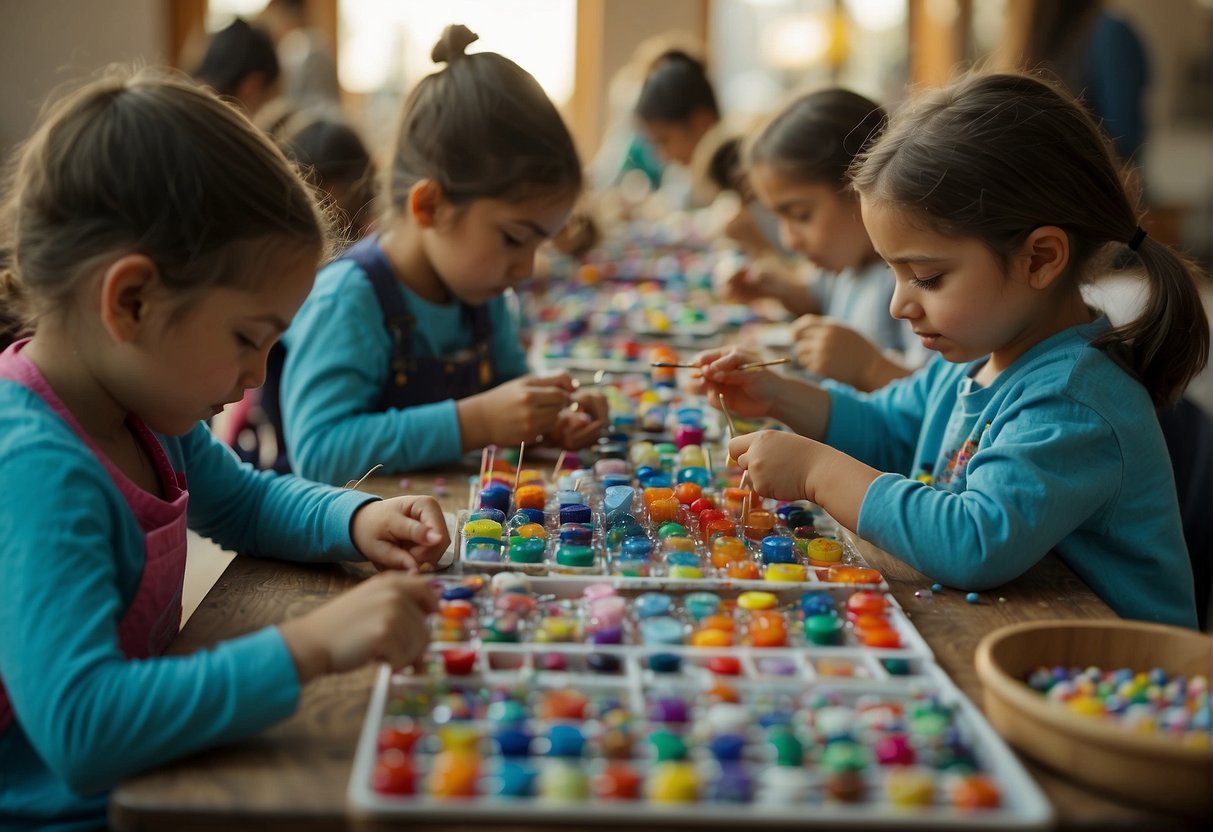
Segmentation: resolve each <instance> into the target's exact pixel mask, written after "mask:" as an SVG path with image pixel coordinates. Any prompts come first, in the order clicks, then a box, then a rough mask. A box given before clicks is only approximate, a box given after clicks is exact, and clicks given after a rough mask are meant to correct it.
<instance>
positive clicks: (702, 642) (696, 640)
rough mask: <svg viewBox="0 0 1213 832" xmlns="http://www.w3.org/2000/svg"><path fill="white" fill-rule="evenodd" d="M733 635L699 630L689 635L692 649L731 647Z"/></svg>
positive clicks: (720, 631) (711, 630)
mask: <svg viewBox="0 0 1213 832" xmlns="http://www.w3.org/2000/svg"><path fill="white" fill-rule="evenodd" d="M732 645H733V634H732V633H729V632H726V631H724V630H715V629H700V630H696V631H695V632H693V633H691V646H692V647H731V646H732Z"/></svg>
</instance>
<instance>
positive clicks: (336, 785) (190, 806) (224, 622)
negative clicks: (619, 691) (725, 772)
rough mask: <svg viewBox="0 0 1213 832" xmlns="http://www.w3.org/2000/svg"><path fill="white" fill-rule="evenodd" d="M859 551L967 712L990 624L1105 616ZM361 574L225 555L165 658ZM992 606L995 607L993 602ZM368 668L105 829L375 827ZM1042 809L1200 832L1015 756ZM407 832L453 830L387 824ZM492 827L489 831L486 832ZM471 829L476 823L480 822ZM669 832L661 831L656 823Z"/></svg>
mask: <svg viewBox="0 0 1213 832" xmlns="http://www.w3.org/2000/svg"><path fill="white" fill-rule="evenodd" d="M469 473H473V474H474V473H475V472H474V471H472V472H469V471H457V470H451V471H448V472H445V473H444V474H443V476H444V478H445V480H446V483H445V485H446V487H448V488H449V494H447V495H446V496H442V497H439V499H440V501H441V502H442V503H443V507H444V508H445V509H447V510H448V511H456V510H458V509H460V508H462V507H464V506H465V505H466V500H467V488H466V483H467V477H468V474H469ZM409 479H410V485H409V488H408V491H409V492H411V493H415V494H425V493H430V494H433V493H434V486H435V475H430V476H416V475H411V476H410V477H409ZM363 488H364V490H367V491H371V492H374V493H378V494H383V495H385V496H390V495H392V494H395V493H398V492H399V480H398V479H397V478H394V477H392V478H388V477H380V478H377V479H373V480H368V482H367V483H365V484H364V486H363ZM863 550H864V551H863V555H864V557H865V558H866V559H867V560H868V562H869V563H871V564H872V565H873V566H875V567H876V568H878V569H880V570H881V571H882V572H883V573H884V575H885V578H886V579H887V581H888V583H889V586H890V588H891V591H892V593H893V595H894V597H895V598H896V599H897V600H898V602H899V603H900V604H901V605H902V607H903V608H904V609H905V611H906V613H907V614H908V615H909V616H910V617H911V620H912V621H913V623H914V625H915V627H917V629H918V631H919V632H920V633H921V634H922V636H923V638H924V639H925V640H926V642H927V644H929V645H930V647H931V649H932V650H933V651H934V653H935V658H936V661H937V662H938V663H939V664H940V666H941V667H942V668H943V669H944V670H945V671H946V672H947V673H948V674H949V675H950V676H951V677H952V679H953V680H954V681H955V682H956V684H957V686H958V687H960V689H961V690H963V691H964V692H965V694H967V695H968V696H969V698H970V699H972V700H973V702H974V703H976V704H977V705H978V706H980V704H981V685H980V682H979V681H978V680H977V676H976V672H975V670H974V667H973V653H974V650H975V648H976V646H977V642H978V641H980V639H981V637H982V636H983V635H985V634H986V633H988V632H990V631H991V630H993V629H995V628H997V627H1000V626H1002V625H1004V624H1011V623H1016V622H1021V621H1032V620H1037V619H1046V618H1067V619H1098V618H1114V617H1115V614H1114V613H1113V612H1112V611H1111V610H1110V609H1109V608H1108V607H1107V606H1106V605H1105V604H1104V603H1103V602H1102V601H1100V600H1099V599H1098V598H1097V597H1096V596H1095V594H1094V593H1093V592H1091V590H1090V589H1088V588H1087V586H1086V585H1085V584H1084V583H1082V581H1080V580H1079V579H1078V578H1077V577H1076V576H1075V575H1074V573H1073V572H1071V571H1070V570H1069V568H1067V567H1066V566H1065V565H1064V564H1063V563H1062V562H1061V561H1060V560H1059V559H1057V558H1056V557H1054V556H1050V557H1048V558H1047V559H1046V560H1045V561H1043V562H1042V563H1040V564H1039V565H1038V566H1037V567H1035V568H1034V569H1032V570H1031V571H1030V572H1028V573H1027V574H1026V575H1024V576H1022V577H1020V578H1019V579H1017V580H1016V581H1014V582H1013V583H1011V584H1008V585H1006V586H1004V587H1002V588H1000V589H999V590H997V591H992V592H988V593H984V594H982V596H981V602H980V603H979V604H968V603H966V602H965V600H964V595H963V593H960V592H954V591H945V592H942V593H936V594H935V595H934V596H933V597H930V598H920V597H916V596H915V594H914V593H915V591H916V590H922V589H926V588H927V587H929V585H930V581H929V580H928V579H927V578H925V577H923V576H922V575H921V574H920V573H918V572H917V571H915V570H914V569H911V568H910V567H908V566H906V565H904V564H902V563H901V562H899V561H897V560H895V559H893V558H892V557H890V556H889V555H887V554H885V553H884V552H881V551H880V550H878V549H875V548H874V547H871V546H867V545H866V544H865V545H864V546H863ZM367 574H369V570H368V569H367V568H366V567H364V566H360V565H324V566H301V565H297V564H292V563H286V562H282V561H272V560H258V559H256V558H250V557H237V558H236V559H235V560H233V561H232V563H231V565H230V566H229V567H228V569H227V571H226V572H225V573H224V574H223V576H222V577H221V578H220V579H219V581H218V582H217V583H216V584H215V586H214V587H213V588H212V589H211V591H210V593H209V594H208V595H207V596H206V598H205V599H204V600H203V602H202V605H201V606H200V607H199V608H198V610H197V612H195V614H194V616H193V617H192V618H191V619H190V620H189V622H188V623H187V624H186V626H185V628H184V629H183V630H182V632H181V634H180V635H179V636H178V637H177V640H176V641H175V642H174V643H173V645H172V648H171V649H170V652H171V653H175V654H186V653H193V652H195V651H197V650H201V649H205V648H207V647H210V646H211V645H213V644H215V643H216V642H218V641H221V640H224V639H229V638H233V637H235V636H239V635H242V634H244V633H248V632H251V631H254V630H257V629H259V628H261V627H264V626H267V625H270V624H274V623H277V622H280V621H282V620H284V619H286V618H289V617H291V616H295V615H299V614H300V613H302V612H304V611H306V610H308V609H310V608H312V607H314V606H316V605H317V604H319V603H321V602H323V601H324V600H325V599H327V598H328V597H330V596H331V595H333V594H335V593H337V592H340V591H341V590H343V589H346V588H348V587H349V586H352V585H353V584H354V583H356V582H357V581H358V580H360V579H361V578H362V577H363V576H365V575H367ZM1004 599H1005V600H1004ZM374 674H375V669H374V668H372V667H366V668H363V669H362V670H359V671H356V672H353V673H349V674H345V675H342V676H329V677H326V678H323V679H320V680H317V681H315V682H312V683H311V684H309V685H308V686H307V687H306V688H305V690H304V692H303V696H302V701H301V702H300V707H299V710H298V712H296V714H295V715H294V716H292V717H291V718H289V719H287V720H286V721H284V722H282V723H280V724H278V725H276V726H274V727H272V728H270V729H269V730H267V731H265V732H263V733H261V734H259V735H258V736H256V737H253V738H251V739H248V740H246V741H244V742H240V743H236V744H233V745H229V746H225V747H223V748H217V749H213V750H211V751H206V752H203V753H200V754H195V755H193V756H191V757H188V758H186V759H183V760H181V761H178V762H176V763H173V764H171V765H167V766H165V767H163V768H161V769H158V770H155V771H152V772H149V773H147V774H144V775H142V776H139V777H135V778H132V779H130V780H128V781H126V782H124V783H123V784H122V785H121V786H119V787H118V789H117V790H115V792H114V794H113V797H112V799H111V801H110V823H111V825H112V826H113V828H115V829H118V830H190V829H225V830H227V829H230V830H242V829H248V830H254V829H255V830H277V829H282V830H288V829H289V830H310V829H349V828H379V824H374V823H370V822H368V821H366V820H364V819H355V818H351V817H347V814H346V800H345V794H346V787H347V784H348V781H349V776H350V767H351V764H352V762H353V757H354V749H355V746H356V745H357V739H358V732H359V729H360V728H361V726H362V722H363V718H364V716H365V713H366V708H367V702H368V699H369V695H370V689H371V686H372V682H373V679H374ZM1025 765H1026V766H1027V768H1028V771H1029V772H1030V773H1031V774H1032V775H1033V776H1034V777H1035V778H1036V780H1037V781H1038V782H1039V783H1040V785H1041V787H1042V789H1043V790H1044V792H1045V794H1046V796H1047V797H1048V798H1049V799H1050V801H1051V802H1052V803H1053V806H1054V809H1055V811H1056V813H1057V816H1058V822H1059V828H1061V829H1083V830H1106V829H1125V830H1129V829H1132V830H1143V832H1144V830H1150V832H1153V830H1162V829H1192V830H1197V829H1201V830H1203V829H1205V828H1206V826H1205V824H1204V823H1201V822H1200V821H1195V820H1191V819H1184V818H1179V817H1172V816H1167V815H1160V814H1157V813H1150V812H1147V811H1144V810H1141V809H1138V808H1135V807H1132V806H1128V805H1125V804H1122V803H1118V802H1115V801H1113V800H1110V799H1108V798H1107V797H1105V796H1103V795H1100V794H1097V793H1095V792H1092V791H1089V790H1087V789H1085V788H1084V787H1082V786H1079V785H1077V784H1076V783H1074V782H1072V781H1070V780H1067V779H1065V778H1064V777H1062V776H1060V775H1058V774H1056V773H1054V772H1052V771H1049V770H1047V769H1045V768H1043V767H1041V766H1038V765H1036V764H1034V763H1032V762H1031V761H1028V760H1025ZM399 826H400V827H405V828H408V829H411V830H420V829H429V828H443V829H447V830H452V829H470V828H473V827H472V826H470V825H468V824H462V825H458V826H452V825H446V826H441V827H438V826H436V825H433V824H430V825H421V824H415V823H409V822H401V823H400V824H399ZM486 826H490V827H492V828H499V827H501V826H502V824H498V823H493V824H488V825H486ZM481 828H484V827H481ZM661 828H663V829H669V828H670V827H668V826H665V827H661Z"/></svg>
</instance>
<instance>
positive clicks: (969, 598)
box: [965, 592, 981, 604]
mask: <svg viewBox="0 0 1213 832" xmlns="http://www.w3.org/2000/svg"><path fill="white" fill-rule="evenodd" d="M980 600H981V596H980V595H978V594H977V593H976V592H970V593H969V594H968V595H966V596H965V601H966V602H967V603H970V604H976V603H977V602H978V601H980Z"/></svg>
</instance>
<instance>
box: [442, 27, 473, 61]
mask: <svg viewBox="0 0 1213 832" xmlns="http://www.w3.org/2000/svg"><path fill="white" fill-rule="evenodd" d="M478 40H480V35H478V34H476V33H475V32H473V31H472V30H471V29H469V28H468V27H466V26H464V25H463V24H462V23H452V24H451V25H449V26H447V27H446V28H445V29H443V30H442V37H440V38H438V42H437V43H435V44H434V48H433V49H432V50H430V60H432V61H433V62H434V63H436V64H442V63H446V64H453V63H455V61H457V60H459V59H460V58H463V57H465V54H464V50H466V49H467V48H468V44H470V43H473V42H475V41H478Z"/></svg>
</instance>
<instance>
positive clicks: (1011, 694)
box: [977, 621, 1213, 816]
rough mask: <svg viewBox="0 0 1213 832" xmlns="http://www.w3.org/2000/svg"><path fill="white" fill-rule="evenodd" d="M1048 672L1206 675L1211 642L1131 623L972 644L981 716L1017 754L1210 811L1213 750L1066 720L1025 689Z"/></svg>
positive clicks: (1027, 628)
mask: <svg viewBox="0 0 1213 832" xmlns="http://www.w3.org/2000/svg"><path fill="white" fill-rule="evenodd" d="M1057 665H1060V666H1062V667H1074V666H1078V667H1090V666H1092V665H1094V666H1096V667H1099V668H1101V669H1103V670H1116V669H1119V668H1122V667H1127V668H1130V669H1131V670H1134V671H1139V670H1145V671H1148V670H1150V669H1152V668H1155V667H1160V668H1162V669H1163V670H1164V671H1165V672H1166V673H1167V675H1168V676H1172V675H1176V674H1183V675H1186V676H1194V675H1197V674H1203V675H1205V676H1208V675H1209V674H1210V671H1211V668H1213V638H1210V637H1209V636H1207V635H1203V634H1201V633H1198V632H1195V631H1193V630H1185V629H1182V628H1179V627H1170V626H1166V625H1162V624H1146V623H1142V622H1138V621H1085V622H1080V621H1037V622H1031V623H1027V624H1015V625H1012V626H1009V627H1002V628H1001V629H998V630H995V631H994V632H992V633H990V634H989V635H987V636H986V637H985V638H984V639H982V641H981V643H980V644H979V645H978V646H977V675H978V676H979V677H980V678H981V682H982V685H983V687H984V699H983V701H984V706H985V713H986V716H987V717H988V718H989V720H990V722H991V723H993V725H994V727H995V728H997V729H998V731H999V732H1000V733H1001V734H1002V735H1003V736H1004V737H1005V738H1006V739H1007V740H1008V741H1009V742H1010V743H1011V744H1013V745H1015V746H1016V747H1018V748H1019V749H1020V750H1021V751H1023V752H1024V753H1025V754H1028V755H1030V756H1032V757H1035V758H1036V759H1038V760H1040V761H1041V762H1043V763H1045V764H1047V765H1049V766H1051V767H1052V768H1054V769H1056V770H1058V771H1059V772H1062V773H1064V774H1066V775H1068V776H1070V777H1073V778H1074V779H1076V780H1081V781H1082V782H1084V783H1086V784H1088V785H1090V786H1094V787H1095V788H1097V789H1100V790H1104V791H1108V792H1110V793H1112V795H1113V796H1114V797H1123V798H1125V799H1129V800H1133V801H1137V802H1140V803H1144V804H1148V805H1151V806H1154V807H1157V808H1160V809H1164V810H1167V811H1170V812H1179V813H1183V814H1188V815H1198V816H1204V815H1208V814H1210V813H1213V752H1210V750H1209V749H1208V748H1204V749H1200V748H1188V747H1183V746H1181V745H1180V744H1179V743H1178V742H1177V741H1176V740H1174V739H1173V738H1169V737H1165V736H1162V735H1153V734H1148V735H1147V734H1134V733H1130V732H1129V731H1128V730H1127V729H1121V728H1119V727H1117V726H1113V725H1109V724H1108V722H1107V721H1105V720H1102V719H1096V718H1093V717H1085V716H1080V715H1078V714H1073V713H1070V712H1069V711H1067V710H1065V709H1064V708H1059V707H1058V706H1057V705H1056V704H1055V703H1053V702H1050V701H1049V700H1047V699H1046V698H1044V697H1043V696H1041V695H1040V694H1039V693H1038V692H1036V691H1035V690H1032V689H1031V688H1030V687H1028V685H1027V684H1026V683H1025V682H1024V680H1025V679H1026V678H1027V677H1028V674H1030V673H1031V672H1032V671H1033V670H1035V669H1036V668H1037V667H1041V666H1044V667H1054V666H1057Z"/></svg>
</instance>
